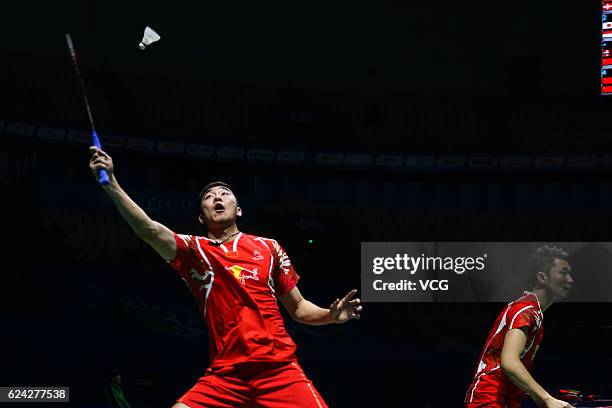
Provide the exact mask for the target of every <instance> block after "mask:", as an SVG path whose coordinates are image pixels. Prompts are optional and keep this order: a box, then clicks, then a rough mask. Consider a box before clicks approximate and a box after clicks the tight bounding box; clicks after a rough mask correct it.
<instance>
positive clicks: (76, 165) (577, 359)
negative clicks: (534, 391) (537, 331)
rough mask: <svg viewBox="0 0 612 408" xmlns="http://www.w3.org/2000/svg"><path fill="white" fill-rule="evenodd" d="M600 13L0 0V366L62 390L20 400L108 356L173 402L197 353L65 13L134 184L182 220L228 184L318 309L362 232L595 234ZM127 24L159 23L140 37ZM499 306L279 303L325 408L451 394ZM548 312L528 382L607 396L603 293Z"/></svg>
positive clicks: (398, 237)
mask: <svg viewBox="0 0 612 408" xmlns="http://www.w3.org/2000/svg"><path fill="white" fill-rule="evenodd" d="M601 13H602V4H601V2H597V1H593V2H587V1H585V2H576V1H573V2H570V1H560V2H535V3H534V2H532V3H525V4H517V3H503V2H496V3H492V2H486V3H485V2H417V3H412V2H399V1H380V2H369V3H367V4H366V3H364V4H362V3H352V4H351V3H345V2H342V3H336V2H313V3H311V2H298V3H292V2H282V3H281V2H278V3H277V2H273V3H265V2H264V3H261V2H200V3H198V4H191V3H180V2H165V3H149V4H146V3H142V2H131V3H129V4H128V3H119V2H117V3H113V2H79V3H77V2H71V3H70V4H68V3H66V4H64V3H62V2H46V3H34V2H28V1H22V2H19V3H18V2H10V4H8V3H7V4H3V6H2V12H1V15H2V23H1V24H0V32H1V33H2V36H1V39H0V44H1V51H2V57H1V58H0V174H1V175H2V178H1V184H0V189H1V197H2V203H3V208H4V210H3V211H2V224H1V225H2V231H3V234H2V235H3V236H4V239H3V242H4V243H3V244H2V256H1V257H0V324H1V326H0V333H1V334H0V345H1V346H2V347H1V351H0V386H7V387H8V386H69V387H70V403H69V404H59V403H57V404H53V403H48V404H39V405H36V406H58V407H59V406H73V407H103V406H105V405H104V404H105V402H104V396H103V394H104V386H105V373H106V371H107V370H108V369H109V368H111V367H114V368H117V369H118V370H120V372H121V376H122V380H123V383H122V388H123V390H124V392H125V396H126V398H127V400H128V401H129V403H130V405H131V406H132V407H134V408H149V407H150V408H157V407H170V406H171V405H172V404H173V403H174V401H175V400H176V398H178V397H179V396H181V395H182V394H183V393H184V392H185V391H186V390H187V389H188V388H189V387H190V386H191V385H192V384H193V383H194V381H195V380H196V379H197V378H198V377H200V376H201V375H202V374H203V372H204V370H205V369H206V367H207V366H208V363H209V360H208V359H209V356H208V352H209V349H208V336H207V332H206V327H205V325H204V323H203V321H202V319H201V317H200V316H199V314H198V310H197V308H196V307H195V303H194V301H193V299H192V297H191V295H190V293H189V292H188V290H187V288H186V287H185V285H184V283H183V282H182V281H181V279H180V278H179V277H178V275H177V274H176V273H175V272H174V271H173V270H172V269H171V268H170V267H168V266H167V265H166V264H165V263H164V262H163V261H162V260H161V258H159V256H158V255H157V254H156V253H155V252H154V251H153V250H152V249H151V248H149V247H148V246H147V245H146V244H144V243H143V242H141V241H139V240H138V238H137V237H136V236H135V235H134V234H133V233H132V232H131V230H130V228H129V227H128V226H127V224H126V223H125V222H124V221H123V220H122V219H121V217H120V215H119V213H118V212H117V210H116V209H115V208H114V207H113V205H112V203H111V201H110V200H109V199H108V197H107V196H106V195H105V194H104V192H103V190H102V189H101V188H100V186H98V185H97V183H96V182H95V180H94V179H93V177H92V175H91V172H90V170H89V168H88V160H89V152H88V145H90V144H91V141H90V140H91V139H90V128H89V124H88V121H87V115H86V112H85V108H84V106H83V102H82V99H81V96H80V90H79V87H78V84H77V82H76V79H75V76H74V71H73V69H72V66H71V62H70V57H69V55H68V51H67V49H66V45H65V42H64V34H65V33H67V32H69V33H71V35H72V37H73V40H74V43H75V47H76V49H77V53H78V54H79V62H80V65H81V73H82V74H83V77H84V80H85V85H86V88H87V92H88V96H89V101H90V103H91V105H92V110H93V114H94V117H95V120H96V127H97V130H98V132H99V133H100V134H101V136H102V143H103V144H104V145H105V149H106V150H107V151H108V152H109V153H110V154H111V155H112V156H113V159H114V162H115V174H116V175H117V178H118V180H119V181H120V182H121V183H122V186H123V187H124V189H125V190H126V191H127V192H128V193H129V194H131V196H132V197H133V198H134V199H135V201H137V203H138V204H139V205H141V206H142V207H143V208H144V209H145V210H146V211H147V213H148V214H149V215H150V216H151V217H152V218H154V219H156V220H158V221H160V222H162V223H164V224H165V225H167V226H168V227H170V228H171V229H173V230H175V231H177V232H184V233H199V234H204V233H205V232H204V231H203V230H202V229H201V227H200V226H199V224H198V222H197V215H198V212H199V209H198V202H197V194H198V192H199V190H200V189H201V188H202V186H204V185H205V184H206V183H208V182H209V181H211V180H217V179H223V180H227V181H229V182H230V183H231V184H232V185H233V186H234V189H235V190H236V192H237V195H238V196H239V198H240V204H241V206H242V208H243V209H244V211H245V216H244V217H243V219H242V220H241V221H240V222H239V227H240V229H241V230H243V231H245V232H247V233H252V234H257V235H262V236H266V237H273V238H275V239H278V241H279V242H280V243H281V244H282V245H283V246H284V247H285V249H286V250H287V252H288V254H289V256H290V257H291V259H292V262H293V264H294V265H295V266H296V269H297V271H298V273H300V275H301V276H302V280H301V283H300V290H301V291H302V293H303V294H304V295H305V297H307V298H308V299H310V300H312V301H313V302H315V303H317V304H320V305H323V306H327V305H329V304H330V303H331V302H332V301H333V300H334V299H335V298H336V297H337V296H339V295H341V294H343V293H345V292H346V291H348V290H349V289H351V288H359V285H360V276H359V269H360V264H359V262H360V261H359V253H360V243H361V242H365V241H543V242H557V241H559V242H560V241H612V211H611V210H612V183H611V181H612V99H610V98H612V96H602V95H601V75H600V69H601V65H600V63H601V58H602V55H601V53H602V46H601V18H602V14H601ZM146 25H149V26H151V27H153V28H155V29H156V30H157V31H158V32H159V33H160V35H161V36H162V39H161V40H160V41H159V42H158V43H155V44H153V45H151V46H150V47H149V48H148V49H147V50H145V51H141V50H139V49H138V42H139V41H140V38H141V37H142V30H143V29H144V27H145V26H146ZM575 279H576V280H578V279H580V271H576V276H575ZM607 285H608V287H609V289H610V290H612V276H611V277H610V280H609V282H608V283H607ZM503 306H504V305H503V304H500V303H371V304H367V303H366V304H364V310H363V313H362V318H361V320H359V321H351V322H348V323H346V324H343V325H330V326H322V327H311V326H305V325H300V324H298V323H295V322H293V321H292V320H291V319H289V318H287V316H286V315H285V320H286V324H287V328H288V331H289V332H290V334H291V336H292V337H293V338H294V339H295V341H296V343H297V345H298V357H299V359H300V362H301V364H302V366H303V367H304V370H305V371H306V373H307V374H308V375H309V377H310V378H311V379H312V380H313V382H314V384H315V385H316V386H317V388H318V390H319V391H320V393H321V395H322V396H323V397H324V398H325V400H326V401H327V403H328V404H329V406H330V407H419V408H424V407H436V408H437V407H460V406H462V403H463V397H464V394H465V391H466V390H467V387H468V385H469V383H470V382H471V379H472V376H473V373H474V369H475V367H476V362H477V359H478V355H479V353H480V351H481V349H482V347H483V343H484V341H485V339H486V336H487V333H488V331H489V329H490V327H491V325H492V323H493V321H494V320H495V317H496V316H497V314H498V313H499V311H500V310H501V308H502V307H503ZM545 316H546V320H545V327H546V334H545V337H544V341H543V344H542V347H541V349H540V351H539V352H538V356H537V358H536V362H535V373H534V376H535V378H536V379H537V380H538V381H539V382H540V383H541V384H542V385H543V386H544V387H545V388H546V389H547V390H549V391H551V392H553V391H556V390H559V389H561V388H571V389H578V390H582V391H584V392H587V393H597V394H603V395H610V394H612V353H611V351H610V350H611V344H612V306H611V305H610V304H609V303H569V302H561V303H559V304H555V305H553V306H552V307H551V308H550V310H548V311H547V312H546V314H545ZM0 406H4V405H2V403H0ZM6 406H13V405H11V404H9V403H6ZM14 406H27V404H26V403H20V404H14Z"/></svg>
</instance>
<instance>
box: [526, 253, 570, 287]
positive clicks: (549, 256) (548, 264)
mask: <svg viewBox="0 0 612 408" xmlns="http://www.w3.org/2000/svg"><path fill="white" fill-rule="evenodd" d="M567 257H568V255H567V252H565V250H564V249H563V248H559V247H555V246H548V245H543V246H541V247H539V248H537V249H536V250H535V252H534V253H533V256H532V257H531V265H530V268H529V272H530V276H531V277H532V278H533V279H535V276H536V275H537V273H538V272H544V273H548V272H549V271H550V268H552V267H553V266H554V265H555V259H564V260H566V259H567Z"/></svg>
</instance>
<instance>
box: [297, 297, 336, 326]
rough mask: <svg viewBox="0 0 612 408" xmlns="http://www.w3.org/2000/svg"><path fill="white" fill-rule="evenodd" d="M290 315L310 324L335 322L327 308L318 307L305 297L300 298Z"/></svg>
mask: <svg viewBox="0 0 612 408" xmlns="http://www.w3.org/2000/svg"><path fill="white" fill-rule="evenodd" d="M292 317H293V320H295V321H298V322H300V323H304V324H308V325H311V326H320V325H324V324H330V323H335V322H334V320H333V319H332V317H331V315H330V313H329V309H324V308H322V307H319V306H317V305H315V304H314V303H312V302H309V301H308V300H306V299H302V300H301V301H300V302H299V303H298V304H297V307H296V308H295V311H294V312H293V313H292Z"/></svg>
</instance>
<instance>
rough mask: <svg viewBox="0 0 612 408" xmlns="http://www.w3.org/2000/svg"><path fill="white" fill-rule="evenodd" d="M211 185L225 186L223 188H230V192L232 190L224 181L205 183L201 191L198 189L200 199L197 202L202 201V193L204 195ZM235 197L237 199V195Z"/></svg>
mask: <svg viewBox="0 0 612 408" xmlns="http://www.w3.org/2000/svg"><path fill="white" fill-rule="evenodd" d="M213 187H225V188H227V189H228V190H230V191H231V192H232V193H233V192H234V190H232V186H230V185H229V184H227V183H226V182H224V181H213V182H212V183H208V184H207V185H206V186H205V187H204V188H203V189H202V191H200V194H199V195H198V198H199V199H200V200H199V202H200V203H201V202H202V198H203V197H204V195H205V194H206V193H208V191H209V190H210V189H212V188H213ZM234 195H236V194H234ZM236 199H237V197H236Z"/></svg>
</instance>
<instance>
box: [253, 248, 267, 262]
mask: <svg viewBox="0 0 612 408" xmlns="http://www.w3.org/2000/svg"><path fill="white" fill-rule="evenodd" d="M262 259H264V257H263V255H262V254H261V252H259V250H258V249H256V250H254V251H253V260H254V261H261V260H262Z"/></svg>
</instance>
